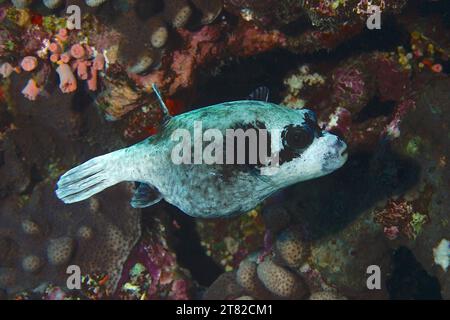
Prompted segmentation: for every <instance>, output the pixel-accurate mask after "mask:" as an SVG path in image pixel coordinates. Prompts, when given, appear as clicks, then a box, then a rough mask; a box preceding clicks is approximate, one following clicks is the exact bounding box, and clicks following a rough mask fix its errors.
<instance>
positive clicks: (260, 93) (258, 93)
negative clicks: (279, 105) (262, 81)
mask: <svg viewBox="0 0 450 320" xmlns="http://www.w3.org/2000/svg"><path fill="white" fill-rule="evenodd" d="M269 93H270V91H269V88H267V87H258V88H256V89H255V90H253V92H252V93H250V94H249V96H248V97H247V100H255V101H264V102H267V101H269Z"/></svg>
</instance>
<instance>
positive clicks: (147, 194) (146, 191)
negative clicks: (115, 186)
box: [131, 183, 163, 209]
mask: <svg viewBox="0 0 450 320" xmlns="http://www.w3.org/2000/svg"><path fill="white" fill-rule="evenodd" d="M162 198H163V197H162V195H161V193H160V192H159V191H158V190H157V189H156V188H154V187H152V186H150V185H149V184H146V183H139V186H138V187H137V189H136V191H135V192H134V195H133V198H132V199H131V206H132V207H133V208H136V209H138V208H147V207H150V206H151V205H154V204H155V203H158V202H159V201H160V200H161V199H162Z"/></svg>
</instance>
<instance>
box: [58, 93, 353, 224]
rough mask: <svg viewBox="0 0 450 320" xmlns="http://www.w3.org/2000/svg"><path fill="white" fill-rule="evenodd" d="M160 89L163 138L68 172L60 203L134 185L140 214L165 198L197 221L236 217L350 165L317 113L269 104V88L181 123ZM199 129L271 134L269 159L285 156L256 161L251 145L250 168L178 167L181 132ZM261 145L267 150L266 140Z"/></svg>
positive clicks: (229, 165) (187, 115) (343, 149)
mask: <svg viewBox="0 0 450 320" xmlns="http://www.w3.org/2000/svg"><path fill="white" fill-rule="evenodd" d="M153 89H154V92H155V93H156V95H157V97H158V101H159V104H160V106H161V108H162V110H163V113H164V117H165V119H164V124H163V125H162V127H161V130H160V131H159V133H157V134H156V135H153V136H151V137H149V138H147V139H145V140H143V141H141V142H139V143H137V144H135V145H132V146H130V147H128V148H124V149H120V150H117V151H114V152H111V153H108V154H105V155H101V156H98V157H95V158H93V159H91V160H89V161H87V162H85V163H83V164H81V165H79V166H77V167H75V168H73V169H71V170H69V171H67V172H66V173H65V174H64V175H62V176H61V177H60V179H59V181H58V183H57V190H56V191H55V192H56V195H57V197H58V198H59V199H61V200H62V201H63V202H65V203H74V202H78V201H82V200H85V199H87V198H89V197H91V196H93V195H95V194H97V193H99V192H101V191H102V190H104V189H106V188H108V187H110V186H113V185H115V184H117V183H120V182H123V181H131V182H136V190H135V193H134V195H133V198H132V200H131V206H132V207H134V208H145V207H149V206H151V205H153V204H155V203H157V202H159V201H160V200H162V199H164V200H165V201H167V202H168V203H170V204H172V205H174V206H176V207H178V208H179V209H181V210H182V211H183V212H184V213H186V214H188V215H190V216H193V217H201V218H214V217H229V216H232V215H236V214H239V213H245V212H248V211H250V210H252V209H253V208H255V207H256V206H257V205H258V204H260V203H261V202H262V201H263V200H265V199H266V198H267V197H269V196H270V195H272V194H274V193H275V192H277V191H279V190H280V189H282V188H285V187H287V186H290V185H292V184H295V183H298V182H301V181H305V180H309V179H313V178H317V177H320V176H324V175H326V174H329V173H331V172H333V171H335V170H337V169H338V168H340V167H341V166H343V165H344V163H345V162H346V160H347V153H346V149H347V146H346V144H345V142H344V141H342V140H341V139H340V138H339V137H337V136H335V135H333V134H331V133H328V132H325V131H322V130H321V129H320V128H319V126H318V125H317V119H316V117H315V114H314V113H313V112H312V111H310V110H307V109H291V108H288V107H285V106H282V105H277V104H273V103H270V102H268V96H269V94H268V89H267V88H264V87H262V88H258V89H257V90H255V91H254V92H253V93H252V94H251V95H250V96H249V97H248V99H247V100H240V101H233V102H225V103H221V104H217V105H212V106H209V107H204V108H200V109H196V110H193V111H190V112H187V113H184V114H180V115H177V116H174V117H171V116H170V115H169V112H168V109H167V107H166V106H165V104H164V101H163V99H162V97H161V94H160V93H159V91H158V89H157V88H156V86H153ZM196 123H197V124H198V123H201V125H202V129H203V130H204V131H203V132H207V130H208V129H215V130H216V132H217V130H219V131H220V132H221V133H224V134H225V133H226V132H227V129H230V128H231V129H235V130H237V129H242V131H244V130H245V132H247V130H248V129H256V130H262V129H263V130H265V132H266V135H265V137H266V140H267V147H268V149H269V153H270V155H277V157H271V158H270V159H271V160H270V161H260V160H258V161H256V163H255V162H254V161H253V162H250V161H248V159H249V158H250V157H249V155H248V152H249V150H250V148H249V147H250V146H249V142H248V141H247V140H246V143H245V144H244V152H246V153H247V155H246V156H245V159H246V161H244V162H242V161H241V162H239V161H238V162H237V163H236V162H233V161H226V162H225V161H223V162H222V163H221V162H220V161H218V162H216V163H208V164H207V163H205V162H203V163H196V162H192V161H191V162H189V161H187V162H182V163H178V162H175V161H174V158H173V154H174V149H175V148H177V146H178V147H179V146H180V140H177V139H174V134H175V132H179V131H177V130H178V129H184V130H186V131H187V132H190V133H194V136H195V132H194V130H195V129H194V127H195V124H196ZM195 139H204V137H200V138H198V137H197V138H195ZM211 140H212V139H211ZM217 140H220V139H218V138H217ZM223 140H226V142H227V143H228V142H229V141H230V140H227V139H223ZM197 142H198V141H197ZM222 142H223V141H222ZM195 143H196V142H195V141H194V143H193V144H194V145H195ZM201 143H203V144H204V143H205V141H202V142H201ZM263 143H264V142H263ZM225 144H226V143H222V146H221V147H222V148H223V149H222V154H224V153H226V152H229V151H230V148H227V146H225ZM230 145H231V142H230ZM260 145H263V144H260V143H259V142H258V146H260ZM217 146H219V147H220V145H219V144H217V145H216V147H217ZM191 147H192V145H191ZM235 150H237V149H236V148H235ZM216 152H217V151H216ZM238 152H242V150H240V149H239V150H237V152H236V153H238ZM193 153H195V151H194V152H193ZM274 159H276V160H277V161H276V163H275V161H274Z"/></svg>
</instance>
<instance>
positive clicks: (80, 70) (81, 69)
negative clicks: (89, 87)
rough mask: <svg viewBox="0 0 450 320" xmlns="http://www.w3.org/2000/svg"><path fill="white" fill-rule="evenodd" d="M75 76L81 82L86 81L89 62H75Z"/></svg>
mask: <svg viewBox="0 0 450 320" xmlns="http://www.w3.org/2000/svg"><path fill="white" fill-rule="evenodd" d="M76 67H77V75H78V78H80V79H81V80H87V79H88V77H89V62H88V61H85V60H81V61H77V63H76Z"/></svg>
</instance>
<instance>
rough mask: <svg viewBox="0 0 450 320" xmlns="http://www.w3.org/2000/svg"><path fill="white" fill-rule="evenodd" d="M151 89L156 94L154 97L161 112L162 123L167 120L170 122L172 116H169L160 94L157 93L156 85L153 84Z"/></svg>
mask: <svg viewBox="0 0 450 320" xmlns="http://www.w3.org/2000/svg"><path fill="white" fill-rule="evenodd" d="M152 88H153V92H154V93H155V94H156V97H157V98H158V102H159V105H160V107H161V110H162V112H163V122H164V123H166V122H167V121H168V120H170V118H172V116H171V115H170V112H169V109H168V108H167V106H166V104H165V103H164V100H163V98H162V95H161V92H159V90H158V87H157V86H156V84H154V83H153V84H152Z"/></svg>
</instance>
